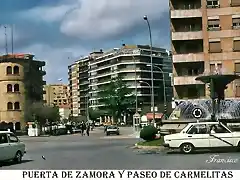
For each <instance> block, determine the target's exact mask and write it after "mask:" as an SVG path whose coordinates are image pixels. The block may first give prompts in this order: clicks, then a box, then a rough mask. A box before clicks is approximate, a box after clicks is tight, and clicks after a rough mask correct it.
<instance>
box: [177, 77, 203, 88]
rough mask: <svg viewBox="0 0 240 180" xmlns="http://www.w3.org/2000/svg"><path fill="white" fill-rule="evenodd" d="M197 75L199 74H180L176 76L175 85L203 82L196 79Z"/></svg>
mask: <svg viewBox="0 0 240 180" xmlns="http://www.w3.org/2000/svg"><path fill="white" fill-rule="evenodd" d="M196 77H198V76H178V77H174V86H181V85H191V84H203V83H202V82H200V81H196V80H195V79H196Z"/></svg>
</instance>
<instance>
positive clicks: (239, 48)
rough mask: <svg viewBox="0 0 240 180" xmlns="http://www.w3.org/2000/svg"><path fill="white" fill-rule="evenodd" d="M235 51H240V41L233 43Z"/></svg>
mask: <svg viewBox="0 0 240 180" xmlns="http://www.w3.org/2000/svg"><path fill="white" fill-rule="evenodd" d="M233 51H240V40H234V41H233Z"/></svg>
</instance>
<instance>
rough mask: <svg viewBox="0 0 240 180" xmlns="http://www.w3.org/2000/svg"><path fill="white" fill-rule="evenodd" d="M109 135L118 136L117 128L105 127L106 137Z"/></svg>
mask: <svg viewBox="0 0 240 180" xmlns="http://www.w3.org/2000/svg"><path fill="white" fill-rule="evenodd" d="M111 134H115V135H120V131H119V127H117V126H113V125H112V126H107V127H106V135H107V136H109V135H111Z"/></svg>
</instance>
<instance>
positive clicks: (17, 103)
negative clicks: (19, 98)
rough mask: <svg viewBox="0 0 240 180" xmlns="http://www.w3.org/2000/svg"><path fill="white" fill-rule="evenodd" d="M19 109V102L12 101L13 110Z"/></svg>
mask: <svg viewBox="0 0 240 180" xmlns="http://www.w3.org/2000/svg"><path fill="white" fill-rule="evenodd" d="M19 109H20V103H19V102H15V103H14V110H19Z"/></svg>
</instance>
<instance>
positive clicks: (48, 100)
mask: <svg viewBox="0 0 240 180" xmlns="http://www.w3.org/2000/svg"><path fill="white" fill-rule="evenodd" d="M44 91H45V94H44V96H43V99H44V102H45V104H47V105H49V106H58V107H59V106H61V105H64V106H65V105H69V103H70V102H69V99H70V96H69V88H68V86H67V85H64V84H48V85H45V86H44Z"/></svg>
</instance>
